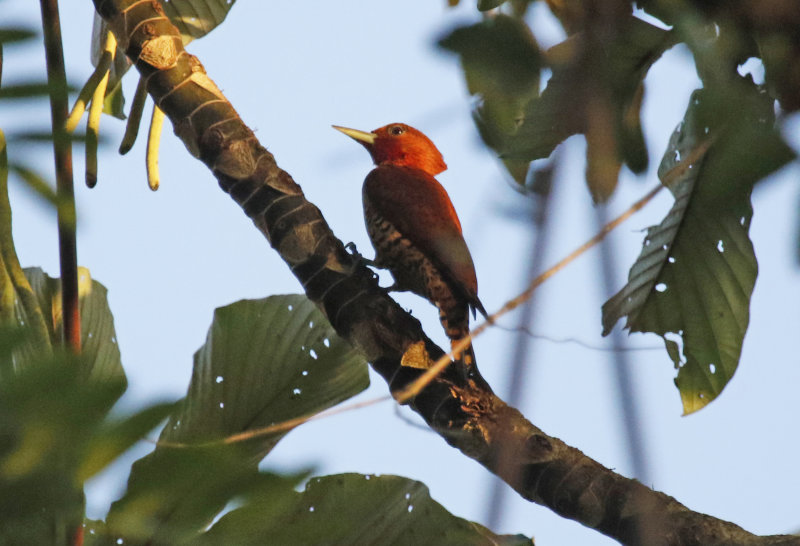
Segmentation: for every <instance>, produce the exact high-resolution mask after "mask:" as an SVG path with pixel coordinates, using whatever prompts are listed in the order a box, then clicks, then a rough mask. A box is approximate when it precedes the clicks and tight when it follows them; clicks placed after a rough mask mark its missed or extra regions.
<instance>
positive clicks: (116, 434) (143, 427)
mask: <svg viewBox="0 0 800 546" xmlns="http://www.w3.org/2000/svg"><path fill="white" fill-rule="evenodd" d="M174 410H175V404H174V403H162V404H156V405H154V406H149V407H146V408H145V409H143V410H141V411H139V412H137V413H135V414H134V415H131V416H128V417H125V418H122V419H116V420H114V421H111V422H106V423H103V425H102V427H101V428H100V429H99V430H98V431H97V432H96V433H95V434H94V435H93V436H92V438H91V440H90V442H89V446H88V447H87V450H86V454H85V456H84V457H83V459H82V460H81V465H80V468H79V471H78V479H79V480H80V481H81V482H84V481H86V480H88V479H89V478H91V477H92V476H94V475H95V474H97V473H98V472H100V471H101V470H103V469H104V468H105V467H106V466H108V464H109V463H111V462H112V461H113V460H115V459H116V458H117V457H119V456H120V455H122V454H123V453H125V452H126V451H127V450H128V449H129V448H130V447H131V446H133V444H135V443H136V442H138V441H139V440H141V439H142V438H143V437H144V435H145V434H147V433H148V432H149V431H151V430H153V429H154V428H155V427H156V425H158V424H159V423H160V422H161V421H163V420H164V419H166V418H167V417H169V415H170V414H171V413H172V412H173V411H174Z"/></svg>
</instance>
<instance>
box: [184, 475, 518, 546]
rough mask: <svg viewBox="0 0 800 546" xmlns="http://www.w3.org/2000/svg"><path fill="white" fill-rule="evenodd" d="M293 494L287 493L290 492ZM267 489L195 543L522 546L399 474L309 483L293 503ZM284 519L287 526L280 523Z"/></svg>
mask: <svg viewBox="0 0 800 546" xmlns="http://www.w3.org/2000/svg"><path fill="white" fill-rule="evenodd" d="M293 493H294V492H293ZM272 495H273V492H272V491H263V492H261V494H260V495H255V496H253V497H251V498H250V499H248V502H247V503H246V504H245V505H244V506H243V507H241V508H238V509H235V510H233V511H231V512H230V513H229V514H226V515H225V516H223V517H222V518H220V520H219V522H217V523H216V524H215V525H214V526H213V527H212V528H211V529H210V530H209V531H208V532H207V533H206V534H205V535H204V536H203V537H202V538H201V540H199V541H198V542H199V544H198V546H206V545H209V546H210V545H212V544H237V545H239V546H249V545H252V546H256V545H261V544H264V543H265V540H268V541H269V543H270V544H287V545H292V544H296V545H301V544H382V545H386V546H404V545H408V546H411V545H416V544H437V545H439V546H447V545H453V546H455V545H459V546H461V545H465V546H466V545H485V544H493V545H496V546H523V545H528V546H529V545H530V544H531V540H530V539H529V538H526V537H524V536H522V535H496V534H494V533H492V532H491V531H490V530H489V529H487V528H485V527H483V526H481V525H479V524H477V523H474V522H471V521H467V520H465V519H462V518H459V517H456V516H454V515H452V514H451V513H449V512H448V511H447V510H445V509H444V507H442V505H441V504H439V503H438V502H436V501H435V500H433V499H432V498H431V497H430V493H429V491H428V488H427V487H426V486H425V485H424V484H422V483H420V482H417V481H414V480H409V479H407V478H402V477H400V476H364V475H361V474H338V475H333V476H324V477H320V478H312V479H311V480H310V481H309V482H308V484H307V485H306V489H305V491H303V492H302V493H294V498H293V499H291V500H292V502H288V503H286V502H284V503H281V504H280V505H278V504H277V503H276V502H274V501H273V498H272ZM287 522H291V525H287Z"/></svg>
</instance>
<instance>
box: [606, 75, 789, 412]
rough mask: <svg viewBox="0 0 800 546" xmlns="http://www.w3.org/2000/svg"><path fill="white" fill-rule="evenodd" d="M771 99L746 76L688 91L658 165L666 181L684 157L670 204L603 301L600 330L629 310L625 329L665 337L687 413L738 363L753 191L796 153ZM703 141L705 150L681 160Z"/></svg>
mask: <svg viewBox="0 0 800 546" xmlns="http://www.w3.org/2000/svg"><path fill="white" fill-rule="evenodd" d="M772 103H773V101H772V99H770V98H769V97H768V95H767V94H766V93H765V92H764V91H763V90H761V89H758V88H757V87H756V86H755V85H753V84H752V82H751V81H749V80H744V79H739V80H738V81H737V82H736V83H735V85H730V86H728V87H727V88H726V89H725V90H724V91H720V92H716V91H714V90H711V91H709V90H698V91H695V93H693V95H692V98H691V99H690V104H689V108H688V110H687V113H686V116H685V118H684V121H683V122H682V123H681V124H680V125H679V126H678V128H677V129H676V130H675V133H674V134H673V136H672V138H671V140H670V145H669V147H668V149H667V151H666V153H665V155H664V159H663V160H662V165H661V167H660V168H659V175H660V176H661V177H662V180H665V178H666V177H667V175H668V173H675V172H676V170H675V169H676V168H677V167H678V164H679V163H680V162H681V161H684V165H683V167H685V168H681V169H680V170H679V171H677V172H679V174H680V176H679V177H678V178H677V180H675V181H674V182H673V183H672V184H670V186H669V187H670V190H671V191H672V192H673V195H674V197H675V203H674V204H673V206H672V209H671V210H670V211H669V213H668V214H667V216H666V218H665V219H664V220H663V221H662V222H661V224H659V225H658V226H655V227H651V228H649V229H648V232H647V236H646V238H645V243H644V247H643V249H642V252H641V254H640V255H639V258H638V259H637V261H636V263H634V265H633V267H632V268H631V271H630V274H629V277H628V284H627V285H626V286H625V287H624V288H623V289H622V290H621V291H620V292H619V293H618V294H616V295H615V296H614V297H613V298H611V299H610V300H609V301H607V302H606V303H605V304H604V305H603V329H604V332H603V333H604V335H605V334H608V332H609V331H610V330H611V328H612V327H613V326H614V324H615V323H616V322H617V320H618V319H619V318H621V317H623V316H627V317H628V319H627V323H626V327H627V328H629V329H630V330H631V331H632V332H653V333H656V334H659V335H661V336H662V338H664V340H665V343H666V346H667V352H668V354H669V355H670V358H671V359H672V360H673V362H674V364H675V366H676V368H678V369H679V370H678V376H677V379H676V381H675V382H676V385H677V386H678V389H679V391H680V394H681V400H682V402H683V409H684V413H686V414H688V413H691V412H694V411H697V410H698V409H700V408H702V407H704V406H705V405H706V404H708V403H709V402H710V401H711V400H713V399H714V398H716V396H718V395H719V393H720V392H721V391H722V389H723V388H724V387H725V385H726V384H727V383H728V381H729V380H730V379H731V377H732V376H733V374H734V372H735V371H736V367H737V365H738V362H739V357H740V354H741V349H742V342H743V339H744V335H745V332H746V330H747V324H748V322H749V305H750V295H751V293H752V290H753V286H754V284H755V279H756V275H757V270H758V266H757V263H756V258H755V254H754V252H753V247H752V243H751V242H750V239H749V237H748V231H749V227H750V219H751V217H752V208H751V205H750V193H751V191H752V187H753V185H754V184H755V183H756V182H757V181H758V180H760V179H761V178H763V177H765V176H767V175H768V174H770V173H771V172H773V171H775V170H776V169H778V168H779V167H781V166H782V165H784V164H785V163H787V162H788V161H789V160H791V159H792V157H793V153H792V152H791V150H790V149H789V148H788V147H787V146H786V144H785V143H784V142H783V140H782V139H781V137H780V135H779V134H778V133H777V131H775V129H774V128H773V121H774V118H773V115H772ZM709 144H710V146H709ZM702 146H709V147H708V149H707V152H706V153H705V156H704V157H702V158H701V159H699V160H697V161H694V162H692V161H691V160H687V159H686V158H687V157H691V156H692V154H693V153H695V152H696V150H698V149H699V148H701V147H702ZM701 155H702V154H701ZM687 161H688V162H689V163H691V166H686V165H685V163H686V162H687ZM678 341H680V342H681V343H678ZM681 344H682V351H681Z"/></svg>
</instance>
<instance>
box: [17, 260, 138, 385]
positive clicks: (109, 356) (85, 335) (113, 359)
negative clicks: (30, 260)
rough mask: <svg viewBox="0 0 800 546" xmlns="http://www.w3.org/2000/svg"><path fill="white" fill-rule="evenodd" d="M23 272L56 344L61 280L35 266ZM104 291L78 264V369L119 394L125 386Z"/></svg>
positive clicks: (85, 375)
mask: <svg viewBox="0 0 800 546" xmlns="http://www.w3.org/2000/svg"><path fill="white" fill-rule="evenodd" d="M25 276H26V277H27V278H28V281H29V282H30V285H31V287H32V288H33V291H34V293H35V294H36V298H37V300H38V301H39V306H40V308H41V310H42V312H43V313H44V316H45V319H46V321H45V322H46V323H47V328H48V331H49V334H50V338H51V341H52V343H53V345H59V344H60V343H61V322H62V310H61V281H60V280H59V279H54V278H52V277H50V276H48V275H46V274H45V273H44V272H43V271H42V270H41V269H40V268H38V267H35V268H28V269H25ZM107 294H108V290H106V287H105V286H103V285H102V284H100V283H99V282H97V281H95V280H93V279H92V278H91V275H90V274H89V270H88V269H86V268H85V267H79V268H78V297H79V308H80V314H81V357H82V358H81V363H82V366H83V367H82V370H81V371H82V373H83V374H84V378H85V379H86V380H87V381H90V382H97V383H110V384H114V385H116V387H117V388H118V389H119V395H122V393H123V392H124V390H125V386H126V379H125V371H124V370H123V368H122V361H121V359H120V354H119V347H118V346H117V337H116V332H115V331H114V317H113V316H112V315H111V309H110V308H109V307H108V298H107ZM18 309H20V308H18ZM21 312H22V310H21V309H20V313H21ZM19 320H21V321H23V322H25V321H26V320H27V317H25V316H24V315H22V314H20V315H19Z"/></svg>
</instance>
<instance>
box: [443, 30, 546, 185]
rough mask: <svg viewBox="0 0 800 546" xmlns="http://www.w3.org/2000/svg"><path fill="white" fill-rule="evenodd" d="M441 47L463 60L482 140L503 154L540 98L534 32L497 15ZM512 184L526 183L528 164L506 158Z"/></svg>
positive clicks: (539, 60) (445, 40)
mask: <svg viewBox="0 0 800 546" xmlns="http://www.w3.org/2000/svg"><path fill="white" fill-rule="evenodd" d="M439 45H440V46H441V47H442V48H444V49H446V50H448V51H452V52H454V53H457V54H458V55H459V57H460V59H461V66H462V68H463V70H464V77H465V79H466V82H467V90H468V91H469V93H470V94H472V95H475V96H477V97H478V98H479V101H480V102H479V103H478V104H477V106H476V107H475V109H474V111H473V117H474V119H475V125H476V126H477V127H478V131H479V132H480V134H481V138H483V141H484V142H485V143H486V144H487V145H488V146H489V147H491V148H492V149H494V150H496V151H497V152H498V153H501V152H502V151H503V150H504V148H505V140H506V137H507V135H508V134H511V133H513V132H514V131H515V130H516V128H517V126H518V124H519V120H520V118H521V117H522V115H523V110H524V108H525V106H526V105H527V104H528V103H529V102H530V101H531V100H532V99H534V98H535V97H536V96H537V95H538V94H539V73H540V67H541V64H542V62H543V60H542V56H541V53H540V51H539V46H538V45H537V44H536V40H535V39H534V37H533V34H532V33H531V31H530V29H529V28H528V27H527V25H525V24H524V23H523V22H522V21H520V20H519V19H516V18H513V17H509V16H506V15H498V16H497V17H492V18H488V19H485V20H483V21H482V22H480V23H477V24H474V25H470V26H465V27H461V28H457V29H455V30H454V31H453V32H452V33H450V34H449V35H448V36H446V37H444V38H442V39H441V40H440V41H439ZM504 164H505V166H506V168H507V169H508V171H509V172H510V173H511V175H512V176H513V177H514V179H515V180H516V181H517V182H518V183H520V184H524V183H525V177H526V175H527V171H528V161H520V160H518V159H516V158H510V159H504Z"/></svg>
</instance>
